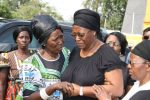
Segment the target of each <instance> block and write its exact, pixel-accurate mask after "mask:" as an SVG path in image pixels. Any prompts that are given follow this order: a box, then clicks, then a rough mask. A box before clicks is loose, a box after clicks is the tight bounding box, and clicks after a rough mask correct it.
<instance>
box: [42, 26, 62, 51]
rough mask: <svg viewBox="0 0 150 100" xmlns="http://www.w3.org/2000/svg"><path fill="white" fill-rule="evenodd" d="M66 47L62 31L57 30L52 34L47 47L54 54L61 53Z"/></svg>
mask: <svg viewBox="0 0 150 100" xmlns="http://www.w3.org/2000/svg"><path fill="white" fill-rule="evenodd" d="M63 45H64V36H63V33H62V31H61V30H60V29H56V30H55V31H54V32H52V33H51V34H50V36H49V39H48V40H47V44H46V45H45V47H46V48H47V49H48V50H49V51H51V52H53V53H60V52H61V50H62V48H63Z"/></svg>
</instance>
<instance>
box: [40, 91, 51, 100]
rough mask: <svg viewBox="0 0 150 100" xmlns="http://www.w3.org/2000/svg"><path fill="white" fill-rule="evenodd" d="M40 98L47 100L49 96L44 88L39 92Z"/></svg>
mask: <svg viewBox="0 0 150 100" xmlns="http://www.w3.org/2000/svg"><path fill="white" fill-rule="evenodd" d="M40 96H41V98H42V99H43V100H47V99H48V98H49V97H50V96H49V95H47V93H46V88H42V89H41V90H40Z"/></svg>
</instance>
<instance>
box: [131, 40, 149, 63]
mask: <svg viewBox="0 0 150 100" xmlns="http://www.w3.org/2000/svg"><path fill="white" fill-rule="evenodd" d="M131 52H132V53H133V54H135V55H137V56H140V57H142V58H144V59H145V60H148V61H150V40H144V41H142V42H141V43H139V44H138V45H136V46H135V48H134V49H133V50H132V51H131Z"/></svg>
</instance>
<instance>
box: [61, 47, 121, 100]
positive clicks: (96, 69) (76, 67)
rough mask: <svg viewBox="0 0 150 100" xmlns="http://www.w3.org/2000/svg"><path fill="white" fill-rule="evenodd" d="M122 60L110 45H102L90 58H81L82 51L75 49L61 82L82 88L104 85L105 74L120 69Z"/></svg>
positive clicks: (76, 99)
mask: <svg viewBox="0 0 150 100" xmlns="http://www.w3.org/2000/svg"><path fill="white" fill-rule="evenodd" d="M119 63H120V59H119V57H118V56H117V54H116V53H115V52H114V50H113V49H112V48H111V47H109V46H108V45H106V44H104V45H102V46H101V47H100V48H99V49H98V50H97V52H96V53H94V54H93V55H92V56H90V57H86V58H82V57H80V49H79V48H77V47H76V48H74V49H73V51H72V52H71V55H70V59H69V65H68V67H67V68H66V70H65V71H64V73H63V75H62V77H61V80H62V81H67V82H71V83H76V84H78V85H80V86H92V85H93V84H103V83H104V73H105V72H106V71H111V70H114V69H116V68H119ZM64 100H95V99H93V98H90V97H85V96H76V97H64Z"/></svg>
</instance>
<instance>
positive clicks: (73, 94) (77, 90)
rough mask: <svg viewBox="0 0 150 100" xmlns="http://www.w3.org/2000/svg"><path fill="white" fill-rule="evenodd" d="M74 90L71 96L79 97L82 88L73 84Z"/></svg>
mask: <svg viewBox="0 0 150 100" xmlns="http://www.w3.org/2000/svg"><path fill="white" fill-rule="evenodd" d="M72 85H73V88H74V90H73V91H72V94H71V96H78V95H79V91H80V86H79V85H77V84H74V83H72Z"/></svg>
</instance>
